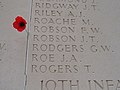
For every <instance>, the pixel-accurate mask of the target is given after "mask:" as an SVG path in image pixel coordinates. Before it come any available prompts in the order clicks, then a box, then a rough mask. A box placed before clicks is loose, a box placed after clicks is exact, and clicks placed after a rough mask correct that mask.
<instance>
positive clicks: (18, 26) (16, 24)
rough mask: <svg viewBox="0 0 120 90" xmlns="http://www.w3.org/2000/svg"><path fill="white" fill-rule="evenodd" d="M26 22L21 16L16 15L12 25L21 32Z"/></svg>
mask: <svg viewBox="0 0 120 90" xmlns="http://www.w3.org/2000/svg"><path fill="white" fill-rule="evenodd" d="M26 24H27V22H26V21H25V20H24V19H23V18H22V17H21V16H17V17H16V18H15V22H14V23H13V27H14V28H15V29H17V30H18V31H19V32H22V31H23V30H24V29H25V28H26Z"/></svg>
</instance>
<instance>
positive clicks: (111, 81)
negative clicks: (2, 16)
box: [26, 0, 120, 90]
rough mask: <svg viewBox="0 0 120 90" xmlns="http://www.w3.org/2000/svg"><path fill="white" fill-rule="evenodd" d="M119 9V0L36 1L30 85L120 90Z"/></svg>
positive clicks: (36, 89) (42, 89)
mask: <svg viewBox="0 0 120 90" xmlns="http://www.w3.org/2000/svg"><path fill="white" fill-rule="evenodd" d="M119 8H120V1H119V0H116V1H113V0H32V7H31V20H30V30H29V46H28V59H27V73H26V75H27V84H26V90H119V89H120V70H119V67H120V66H119V64H120V61H119V59H120V46H119V44H120V30H119V29H120V25H119V23H120V19H119V17H120V11H119Z"/></svg>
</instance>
